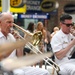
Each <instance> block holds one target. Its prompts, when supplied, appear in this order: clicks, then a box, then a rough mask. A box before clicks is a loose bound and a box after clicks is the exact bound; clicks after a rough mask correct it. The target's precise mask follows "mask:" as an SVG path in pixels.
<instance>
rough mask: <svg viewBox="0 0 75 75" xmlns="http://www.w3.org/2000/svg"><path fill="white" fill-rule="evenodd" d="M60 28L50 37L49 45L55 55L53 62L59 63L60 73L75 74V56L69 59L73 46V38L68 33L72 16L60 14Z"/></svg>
mask: <svg viewBox="0 0 75 75" xmlns="http://www.w3.org/2000/svg"><path fill="white" fill-rule="evenodd" d="M60 26H61V29H60V30H59V31H58V32H57V33H56V34H55V35H54V36H53V37H52V40H51V46H52V49H53V52H54V55H55V62H56V63H57V64H58V65H59V67H60V71H59V74H60V75H75V58H71V59H69V56H70V53H71V52H72V50H73V48H74V46H75V39H73V35H72V34H71V33H70V29H71V28H72V26H73V23H72V16H70V15H69V14H62V15H61V16H60Z"/></svg>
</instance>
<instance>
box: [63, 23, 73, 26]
mask: <svg viewBox="0 0 75 75" xmlns="http://www.w3.org/2000/svg"><path fill="white" fill-rule="evenodd" d="M63 24H65V25H66V26H67V27H70V26H74V23H71V24H66V23H63Z"/></svg>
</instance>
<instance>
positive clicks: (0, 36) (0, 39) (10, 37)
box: [0, 32, 16, 57]
mask: <svg viewBox="0 0 75 75" xmlns="http://www.w3.org/2000/svg"><path fill="white" fill-rule="evenodd" d="M13 41H16V39H15V38H14V37H13V35H12V34H10V33H9V34H8V36H7V38H6V37H5V36H4V35H3V33H2V32H0V44H3V43H6V42H13ZM14 56H16V50H14V51H13V52H12V53H11V54H10V55H9V56H8V57H14Z"/></svg>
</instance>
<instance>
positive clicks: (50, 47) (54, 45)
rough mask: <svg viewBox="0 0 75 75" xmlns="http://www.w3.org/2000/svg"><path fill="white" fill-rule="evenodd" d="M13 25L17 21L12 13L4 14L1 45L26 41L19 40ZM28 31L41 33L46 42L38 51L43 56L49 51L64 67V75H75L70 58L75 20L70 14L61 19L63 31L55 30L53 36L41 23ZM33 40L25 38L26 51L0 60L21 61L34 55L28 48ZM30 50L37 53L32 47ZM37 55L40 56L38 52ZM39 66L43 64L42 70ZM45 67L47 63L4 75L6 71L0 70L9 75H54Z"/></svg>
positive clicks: (0, 16)
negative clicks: (19, 59) (28, 55)
mask: <svg viewBox="0 0 75 75" xmlns="http://www.w3.org/2000/svg"><path fill="white" fill-rule="evenodd" d="M13 22H14V18H13V16H12V14H11V13H8V12H3V13H1V14H0V44H3V43H6V42H12V41H14V42H15V41H16V40H19V39H22V38H21V37H20V36H19V35H20V34H19V32H18V31H16V30H12V31H11V28H13ZM26 31H28V32H30V33H32V34H33V33H35V32H37V31H41V32H42V39H41V41H40V43H39V44H38V45H37V46H36V48H37V49H38V50H40V51H41V52H42V53H44V52H48V51H52V52H53V54H54V60H55V62H56V63H57V64H58V66H59V67H60V71H59V74H60V75H75V68H74V66H75V65H74V63H75V59H74V58H72V57H70V54H71V52H72V50H73V49H74V46H75V39H74V38H75V25H74V23H73V22H72V16H70V15H69V14H62V15H61V16H60V28H59V27H54V29H53V32H52V33H50V32H49V31H48V30H47V28H45V27H44V24H43V22H41V21H40V22H38V23H37V24H36V27H35V24H34V23H33V22H30V23H29V25H28V27H27V29H26ZM31 38H32V37H31V36H30V37H29V36H28V35H24V39H25V41H26V45H25V46H24V47H22V48H19V49H15V50H13V51H9V52H6V54H5V53H3V55H1V56H0V61H2V60H3V59H6V58H13V57H17V58H19V57H21V56H24V55H27V54H30V53H34V52H32V50H31V49H30V48H28V47H27V44H28V42H30V41H31V40H32V39H31ZM30 47H31V48H32V49H33V47H32V46H30ZM37 53H39V52H38V51H37ZM15 63H16V61H15ZM37 64H39V68H36V65H37ZM10 65H11V64H10ZM42 65H43V60H42V61H39V62H37V63H36V64H33V66H35V67H33V66H32V65H30V66H28V67H23V68H18V69H14V70H13V71H12V72H11V71H9V72H8V71H4V70H3V69H2V68H0V70H1V69H2V70H3V71H4V72H6V73H7V75H10V74H11V75H12V74H14V75H50V74H49V72H48V71H47V70H44V69H42ZM0 66H1V65H0Z"/></svg>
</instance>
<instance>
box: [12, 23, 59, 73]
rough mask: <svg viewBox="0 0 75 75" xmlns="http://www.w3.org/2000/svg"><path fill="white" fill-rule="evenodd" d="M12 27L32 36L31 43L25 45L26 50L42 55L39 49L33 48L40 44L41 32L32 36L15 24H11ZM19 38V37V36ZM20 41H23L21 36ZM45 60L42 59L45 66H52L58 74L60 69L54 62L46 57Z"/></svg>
mask: <svg viewBox="0 0 75 75" xmlns="http://www.w3.org/2000/svg"><path fill="white" fill-rule="evenodd" d="M13 25H14V26H15V27H16V28H17V29H19V30H21V31H22V32H24V34H27V35H30V36H33V40H32V43H30V42H28V44H26V46H27V47H28V48H30V49H31V50H32V51H33V52H34V53H35V54H37V55H38V52H39V53H40V54H43V53H42V52H41V51H40V50H39V49H37V48H36V47H35V46H36V45H38V44H39V43H40V41H41V39H42V32H40V31H38V32H36V33H34V34H32V33H30V32H28V31H26V30H25V29H23V28H22V27H20V26H18V25H17V24H15V23H13ZM19 36H20V35H19ZM20 37H21V38H22V39H24V38H23V37H22V36H20ZM29 45H30V46H32V47H33V48H34V49H35V50H36V51H35V50H34V49H32V48H31V47H30V46H29ZM46 58H47V59H43V60H44V61H45V62H46V63H47V64H49V65H50V66H52V67H53V69H54V70H56V72H57V73H58V72H59V71H60V68H59V66H58V65H57V64H56V63H55V62H54V61H52V59H50V58H49V57H46ZM48 60H49V61H50V62H52V63H53V64H54V65H52V64H51V63H50V62H49V61H48Z"/></svg>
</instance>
